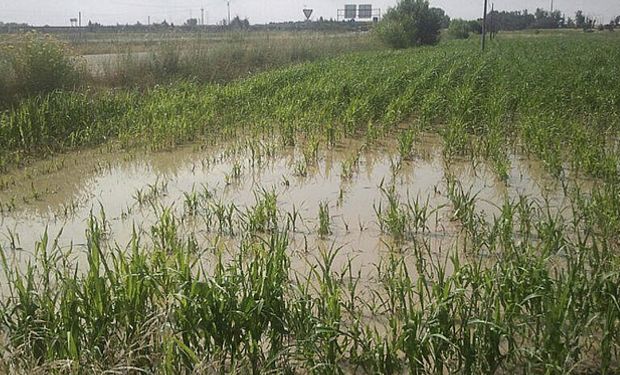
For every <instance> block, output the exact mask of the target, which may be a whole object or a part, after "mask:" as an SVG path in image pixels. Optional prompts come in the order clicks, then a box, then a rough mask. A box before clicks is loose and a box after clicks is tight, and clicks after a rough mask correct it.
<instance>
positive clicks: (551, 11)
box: [551, 0, 553, 13]
mask: <svg viewBox="0 0 620 375" xmlns="http://www.w3.org/2000/svg"><path fill="white" fill-rule="evenodd" d="M551 13H553V0H551Z"/></svg>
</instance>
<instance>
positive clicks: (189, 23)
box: [185, 18, 198, 27]
mask: <svg viewBox="0 0 620 375" xmlns="http://www.w3.org/2000/svg"><path fill="white" fill-rule="evenodd" d="M185 26H189V27H195V26H198V19H197V18H189V19H188V20H187V21H185Z"/></svg>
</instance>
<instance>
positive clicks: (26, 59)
mask: <svg viewBox="0 0 620 375" xmlns="http://www.w3.org/2000/svg"><path fill="white" fill-rule="evenodd" d="M0 56H3V57H2V58H0V70H2V73H4V74H6V76H4V77H3V78H2V81H3V82H2V85H3V86H4V87H5V90H6V91H5V90H3V91H2V93H3V95H2V96H3V97H2V98H0V99H3V100H5V101H8V100H9V99H11V98H10V97H8V96H9V95H12V96H23V95H30V94H36V93H47V92H51V91H53V90H56V89H63V88H73V87H75V86H77V85H78V84H79V83H80V76H81V74H82V67H81V66H80V64H79V62H78V60H76V59H75V58H74V57H73V56H71V54H70V52H69V50H68V48H67V47H66V46H65V45H64V44H62V43H61V42H59V41H58V40H56V39H54V38H53V37H51V36H47V35H45V36H43V35H39V34H36V33H29V34H25V35H24V36H21V37H19V38H17V39H16V40H13V41H12V42H11V43H9V44H8V46H5V47H3V51H2V52H1V53H0Z"/></svg>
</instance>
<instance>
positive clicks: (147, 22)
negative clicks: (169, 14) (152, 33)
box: [146, 16, 151, 26]
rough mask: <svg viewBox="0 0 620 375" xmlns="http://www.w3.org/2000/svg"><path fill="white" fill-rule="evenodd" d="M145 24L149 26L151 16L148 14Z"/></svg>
mask: <svg viewBox="0 0 620 375" xmlns="http://www.w3.org/2000/svg"><path fill="white" fill-rule="evenodd" d="M146 25H147V26H151V16H148V19H147V21H146Z"/></svg>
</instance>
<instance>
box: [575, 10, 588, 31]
mask: <svg viewBox="0 0 620 375" xmlns="http://www.w3.org/2000/svg"><path fill="white" fill-rule="evenodd" d="M585 26H586V16H584V15H583V11H582V10H578V11H577V13H575V27H577V28H578V29H583V28H584V27H585Z"/></svg>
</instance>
